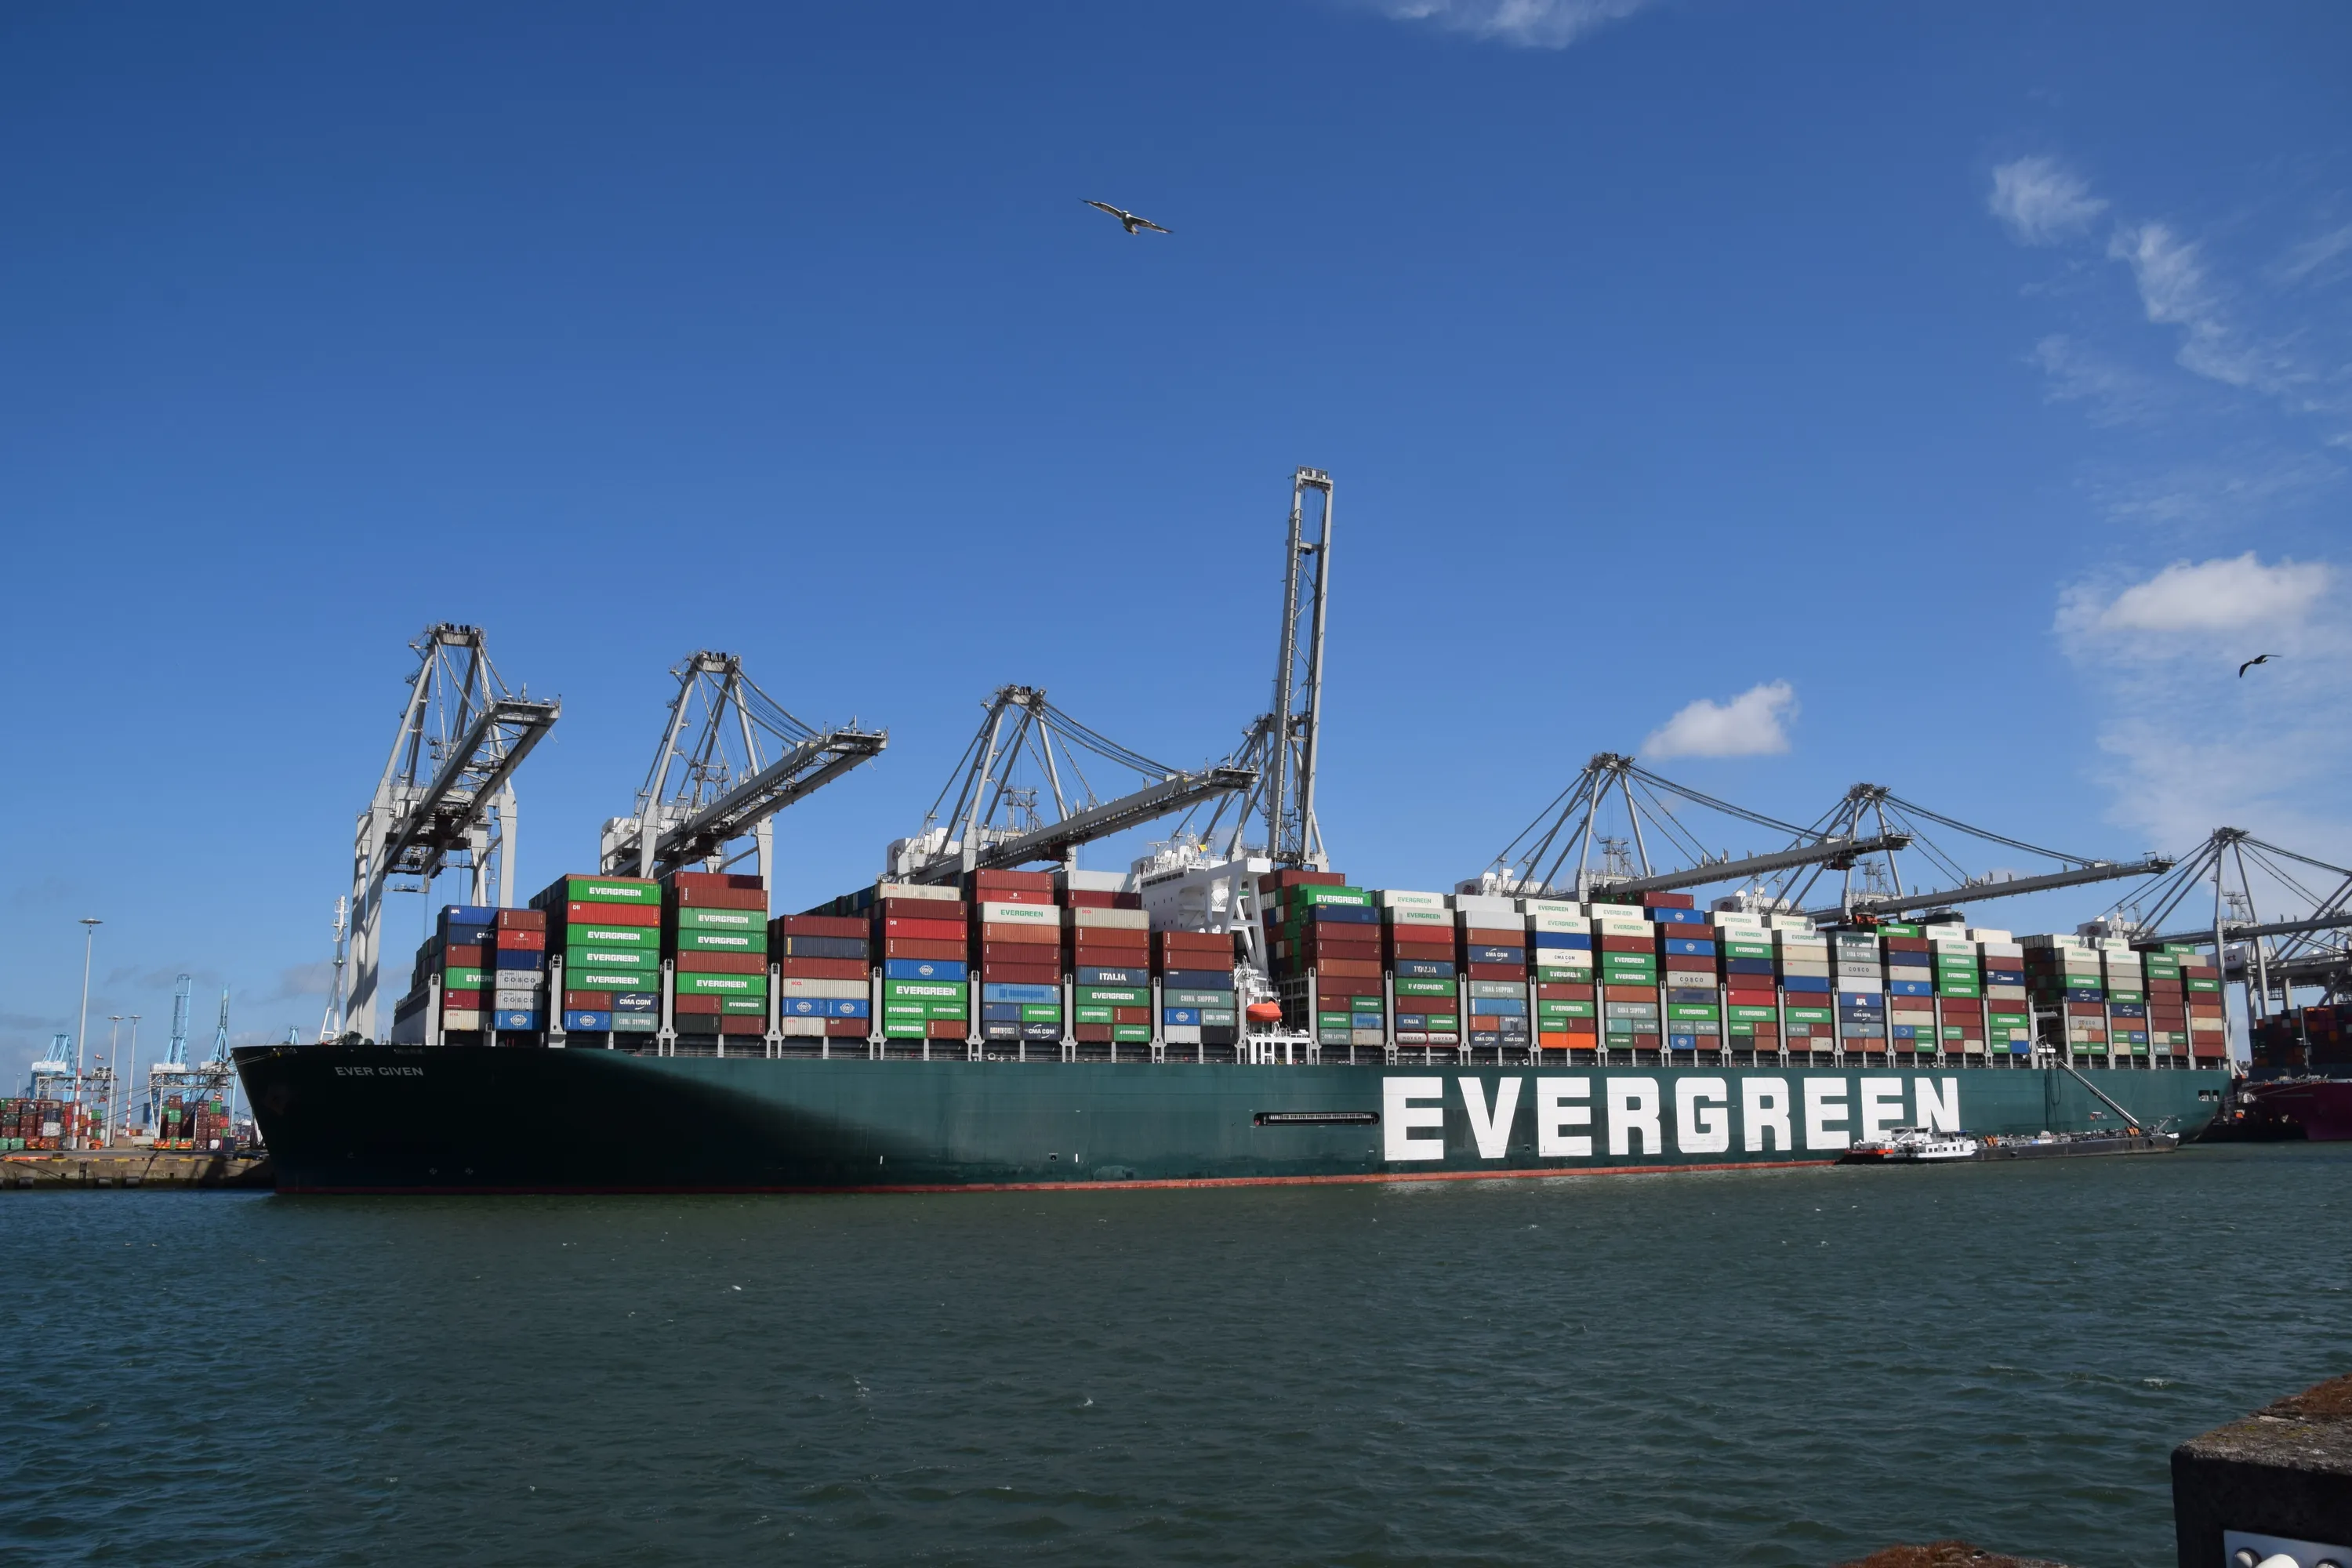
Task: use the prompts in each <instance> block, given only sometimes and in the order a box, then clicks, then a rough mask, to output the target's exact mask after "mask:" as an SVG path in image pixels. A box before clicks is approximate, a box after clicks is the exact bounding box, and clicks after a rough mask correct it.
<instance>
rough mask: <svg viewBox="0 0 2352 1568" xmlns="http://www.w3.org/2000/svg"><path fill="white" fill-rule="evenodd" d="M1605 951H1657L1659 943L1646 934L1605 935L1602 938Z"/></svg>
mask: <svg viewBox="0 0 2352 1568" xmlns="http://www.w3.org/2000/svg"><path fill="white" fill-rule="evenodd" d="M1600 942H1601V952H1657V951H1658V944H1657V942H1656V940H1655V939H1654V938H1652V937H1646V936H1604V937H1601V939H1600Z"/></svg>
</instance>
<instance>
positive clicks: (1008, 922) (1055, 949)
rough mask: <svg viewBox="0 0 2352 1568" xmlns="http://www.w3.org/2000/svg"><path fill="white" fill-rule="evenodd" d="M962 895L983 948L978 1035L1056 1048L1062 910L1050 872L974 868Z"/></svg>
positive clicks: (1059, 1036)
mask: <svg viewBox="0 0 2352 1568" xmlns="http://www.w3.org/2000/svg"><path fill="white" fill-rule="evenodd" d="M964 896H965V897H966V898H967V899H968V900H971V910H972V914H971V922H972V930H971V935H972V942H973V945H974V946H975V947H976V948H978V950H979V952H980V986H981V991H980V1035H981V1038H982V1039H984V1040H987V1041H990V1042H992V1043H1001V1042H1018V1043H1019V1044H1021V1045H1023V1046H1026V1045H1029V1044H1031V1043H1034V1044H1037V1045H1040V1046H1046V1045H1055V1046H1057V1045H1059V1044H1060V1043H1061V1039H1062V911H1061V910H1058V909H1057V908H1056V907H1055V898H1054V878H1053V875H1052V873H1050V872H1046V871H974V872H972V873H971V875H969V876H968V877H966V878H965V879H964ZM1147 934H1148V933H1147ZM1021 1054H1024V1055H1025V1054H1026V1052H1025V1051H1024V1052H1023V1053H1021Z"/></svg>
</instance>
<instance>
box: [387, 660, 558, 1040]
mask: <svg viewBox="0 0 2352 1568" xmlns="http://www.w3.org/2000/svg"><path fill="white" fill-rule="evenodd" d="M409 647H410V648H411V649H412V650H413V651H414V652H415V654H416V655H417V658H418V664H417V668H415V669H414V670H412V671H410V672H409V676H408V688H409V691H408V700H407V701H406V703H404V705H403V707H402V710H401V715H400V727H399V729H398V731H396V732H395V733H394V736H393V742H392V752H391V755H390V756H388V757H387V758H386V759H385V761H384V765H383V777H382V778H381V779H379V780H378V781H377V783H376V788H375V798H374V799H373V800H372V801H370V802H369V803H368V806H367V809H366V810H364V811H362V812H361V813H360V816H359V829H358V833H357V835H356V842H355V843H354V846H353V848H352V895H351V898H352V901H351V911H352V913H351V976H352V978H351V989H350V999H349V1005H348V1017H347V1019H346V1023H347V1026H349V1027H352V1028H354V1029H356V1030H358V1031H359V1032H360V1033H361V1034H362V1035H363V1036H365V1037H369V1038H371V1039H373V1038H374V1037H375V1034H376V990H377V971H378V966H379V964H380V963H381V960H382V947H383V896H384V893H385V892H386V890H387V885H388V883H389V882H390V880H391V879H392V878H394V877H395V876H404V877H415V878H417V879H420V880H421V882H422V883H423V885H424V886H425V889H426V890H427V891H428V892H429V890H430V889H431V886H432V881H433V879H434V878H435V877H436V876H437V875H439V874H440V873H441V872H442V871H443V870H444V869H445V868H449V867H451V866H453V865H457V866H462V867H468V868H470V869H471V870H472V872H473V895H472V898H473V901H474V902H475V903H487V902H488V901H489V900H490V898H491V889H492V881H491V867H492V866H493V865H495V866H496V867H497V880H496V897H497V900H498V901H499V903H500V904H511V903H512V902H513V901H514V837H515V827H516V806H515V795H514V785H513V778H514V771H515V769H516V768H517V767H519V766H520V764H521V763H522V760H523V758H525V757H527V756H529V755H530V750H531V748H532V747H533V746H536V745H537V744H539V742H540V741H541V739H542V738H543V737H544V736H545V735H546V734H547V732H548V731H550V730H551V729H553V728H554V727H555V721H556V719H557V717H558V716H559V715H560V714H561V713H562V703H561V702H547V701H534V700H531V699H530V698H529V697H528V696H527V695H524V694H522V693H516V692H509V690H508V689H507V687H506V683H505V682H504V681H503V680H501V679H499V674H498V671H497V670H496V669H495V668H493V667H492V666H491V664H490V656H489V653H488V648H487V647H485V645H484V641H483V637H482V632H481V628H480V627H478V626H457V625H453V624H451V623H449V622H446V621H445V622H442V623H440V624H439V625H437V626H427V627H426V628H425V632H424V634H423V635H422V636H421V637H419V638H418V639H417V640H416V641H415V642H413V643H411V644H410V645H409Z"/></svg>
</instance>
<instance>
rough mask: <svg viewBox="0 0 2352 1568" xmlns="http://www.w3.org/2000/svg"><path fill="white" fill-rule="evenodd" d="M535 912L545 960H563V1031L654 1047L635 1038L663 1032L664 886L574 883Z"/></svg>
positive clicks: (545, 896) (630, 881)
mask: <svg viewBox="0 0 2352 1568" xmlns="http://www.w3.org/2000/svg"><path fill="white" fill-rule="evenodd" d="M530 907H531V908H532V909H533V910H538V911H539V912H540V913H541V914H542V915H544V916H545V917H546V921H547V930H546V951H547V952H548V954H549V955H550V957H551V958H553V957H556V956H560V957H561V958H562V986H563V996H562V1001H563V1005H562V1019H563V1026H564V1028H565V1029H566V1030H568V1031H569V1030H577V1031H580V1032H583V1033H586V1034H592V1035H593V1034H612V1035H627V1036H630V1037H632V1039H630V1040H627V1041H622V1040H615V1041H614V1042H613V1043H614V1044H615V1045H626V1044H649V1043H650V1042H648V1041H645V1040H643V1039H641V1038H637V1037H642V1036H646V1035H651V1034H653V1033H654V1032H655V1031H656V1030H657V1029H659V1028H660V1026H661V951H662V889H661V884H660V883H658V882H650V881H645V880H641V879H637V878H634V877H588V876H570V877H565V878H562V879H559V880H557V881H555V882H553V883H551V884H550V885H549V886H548V887H547V888H545V889H542V890H541V892H540V894H539V895H538V897H536V898H534V899H532V900H531V901H530ZM551 970H552V965H551Z"/></svg>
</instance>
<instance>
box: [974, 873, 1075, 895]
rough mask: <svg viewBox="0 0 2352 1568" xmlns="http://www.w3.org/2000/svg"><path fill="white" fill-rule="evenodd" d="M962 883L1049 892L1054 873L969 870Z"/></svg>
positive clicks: (1052, 885)
mask: <svg viewBox="0 0 2352 1568" xmlns="http://www.w3.org/2000/svg"><path fill="white" fill-rule="evenodd" d="M964 885H965V886H966V887H967V888H1012V889H1018V890H1022V891H1027V892H1035V893H1050V892H1052V891H1053V890H1054V873H1053V872H1051V871H995V870H990V871H971V872H967V873H965V876H964ZM998 901H999V902H1002V901H1003V900H998Z"/></svg>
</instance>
